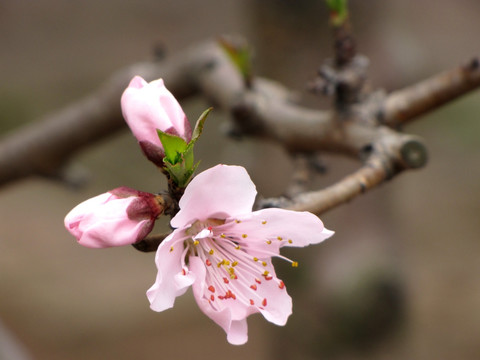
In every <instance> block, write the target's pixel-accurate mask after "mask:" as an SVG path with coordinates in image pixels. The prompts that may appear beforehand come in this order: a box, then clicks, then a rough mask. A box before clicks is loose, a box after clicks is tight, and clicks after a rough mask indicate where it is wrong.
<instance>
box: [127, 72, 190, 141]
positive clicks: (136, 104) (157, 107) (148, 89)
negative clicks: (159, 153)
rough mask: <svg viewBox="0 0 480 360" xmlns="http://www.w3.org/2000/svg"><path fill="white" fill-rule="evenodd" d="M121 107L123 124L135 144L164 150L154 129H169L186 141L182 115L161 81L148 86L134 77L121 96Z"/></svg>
mask: <svg viewBox="0 0 480 360" xmlns="http://www.w3.org/2000/svg"><path fill="white" fill-rule="evenodd" d="M121 104H122V112H123V116H124V118H125V121H126V122H127V124H128V126H129V127H130V129H131V130H132V132H133V134H134V135H135V137H136V138H137V140H138V141H144V142H150V143H152V144H154V145H155V146H158V147H160V148H162V149H163V147H162V145H161V143H160V140H159V138H158V135H157V129H160V130H162V131H167V130H168V131H169V132H173V133H175V134H177V135H178V136H180V137H183V138H184V139H186V140H189V139H190V137H191V134H190V133H189V132H190V131H191V130H190V129H187V128H186V123H187V122H186V121H185V119H186V117H185V113H184V112H183V110H182V108H181V106H180V104H179V103H178V102H177V100H176V99H175V97H174V96H173V95H172V94H171V93H170V91H168V90H167V88H166V87H165V85H164V83H163V80H162V79H159V80H156V81H152V82H151V83H147V82H146V81H145V80H143V79H142V78H141V77H139V76H136V77H134V78H133V79H132V81H131V82H130V84H129V86H128V88H127V89H126V90H125V91H124V93H123V95H122V99H121ZM187 131H188V133H187Z"/></svg>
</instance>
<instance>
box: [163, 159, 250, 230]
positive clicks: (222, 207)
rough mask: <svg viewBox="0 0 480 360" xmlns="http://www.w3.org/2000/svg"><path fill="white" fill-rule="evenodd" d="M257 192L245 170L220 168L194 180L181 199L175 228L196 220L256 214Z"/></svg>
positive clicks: (220, 166) (223, 166) (230, 167)
mask: <svg viewBox="0 0 480 360" xmlns="http://www.w3.org/2000/svg"><path fill="white" fill-rule="evenodd" d="M256 194H257V191H256V189H255V185H254V184H253V182H252V180H251V179H250V177H249V176H248V173H247V171H246V170H245V169H244V168H243V167H241V166H228V165H217V166H215V167H213V168H210V169H208V170H205V171H204V172H202V173H200V174H198V175H197V176H195V177H194V178H193V180H192V181H191V182H190V184H189V185H188V186H187V188H186V189H185V193H184V195H183V196H182V198H181V199H180V211H179V212H178V213H177V215H176V216H175V217H174V218H173V219H172V221H171V225H172V226H173V227H176V228H178V227H183V226H187V225H188V224H191V223H193V222H194V221H195V220H197V219H198V220H205V219H207V218H215V217H217V218H220V219H222V218H226V217H230V216H235V215H237V214H246V213H249V212H250V211H251V210H252V206H253V203H254V201H255V196H256Z"/></svg>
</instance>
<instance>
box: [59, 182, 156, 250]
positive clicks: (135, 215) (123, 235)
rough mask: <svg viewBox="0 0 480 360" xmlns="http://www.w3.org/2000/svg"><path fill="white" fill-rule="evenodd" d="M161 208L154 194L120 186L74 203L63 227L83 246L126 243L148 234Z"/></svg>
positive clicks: (91, 246)
mask: <svg viewBox="0 0 480 360" xmlns="http://www.w3.org/2000/svg"><path fill="white" fill-rule="evenodd" d="M162 212H163V207H162V205H161V204H160V203H159V202H158V201H157V200H156V197H155V195H153V194H150V193H146V192H142V191H137V190H134V189H130V188H127V187H120V188H116V189H114V190H111V191H109V192H107V193H105V194H101V195H98V196H96V197H93V198H91V199H89V200H86V201H84V202H82V203H81V204H79V205H77V206H76V207H75V208H73V209H72V210H71V211H70V212H69V213H68V214H67V216H66V217H65V227H66V228H67V230H68V231H70V233H71V234H72V235H73V236H75V237H76V238H77V240H78V242H79V243H80V245H83V246H86V247H90V248H105V247H112V246H122V245H129V244H133V243H135V242H137V241H139V240H142V239H143V238H144V237H145V236H147V234H148V233H149V232H150V231H152V228H153V224H154V222H155V219H156V218H157V216H159V215H160V214H161V213H162Z"/></svg>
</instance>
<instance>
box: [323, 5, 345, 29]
mask: <svg viewBox="0 0 480 360" xmlns="http://www.w3.org/2000/svg"><path fill="white" fill-rule="evenodd" d="M326 2H327V6H328V8H329V9H330V20H331V21H332V23H333V25H334V26H341V25H342V24H343V23H344V22H345V21H346V20H347V18H348V4H347V2H348V1H347V0H326Z"/></svg>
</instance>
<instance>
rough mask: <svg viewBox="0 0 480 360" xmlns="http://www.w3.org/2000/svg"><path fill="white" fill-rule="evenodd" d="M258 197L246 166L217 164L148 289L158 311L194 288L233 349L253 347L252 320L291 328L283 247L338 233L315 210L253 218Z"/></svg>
mask: <svg viewBox="0 0 480 360" xmlns="http://www.w3.org/2000/svg"><path fill="white" fill-rule="evenodd" d="M255 196H256V190H255V185H254V184H253V183H252V181H251V180H250V178H249V176H248V174H247V172H246V170H245V169H244V168H242V167H238V166H226V165H218V166H216V167H213V168H211V169H209V170H206V171H204V172H203V173H201V174H199V175H197V176H196V177H195V178H194V179H193V180H192V182H191V183H190V184H189V185H188V187H187V188H186V190H185V193H184V195H183V197H182V198H181V200H180V204H179V205H180V211H179V212H178V213H177V215H176V216H175V217H174V218H173V219H172V221H171V225H172V226H173V227H174V228H176V229H175V230H174V231H173V232H172V234H171V235H169V236H168V237H167V238H166V239H165V240H164V241H163V242H162V243H161V244H160V246H159V248H158V250H157V254H156V258H155V261H156V265H157V268H158V275H157V278H156V281H155V283H154V285H153V286H152V287H151V288H150V289H149V290H148V291H147V296H148V299H149V301H150V304H151V308H152V309H153V310H155V311H163V310H165V309H168V308H170V307H172V306H173V304H174V301H175V298H176V297H177V296H179V295H182V294H183V293H185V291H186V290H187V289H188V287H189V286H192V287H193V294H194V297H195V299H196V301H197V304H198V306H199V307H200V309H201V310H202V311H203V312H204V313H205V314H206V315H207V316H208V317H210V318H211V319H212V320H213V321H215V322H216V323H217V324H218V325H220V326H221V327H222V328H223V329H224V330H225V332H226V333H227V339H228V341H229V342H230V343H232V344H243V343H245V342H246V341H247V320H246V319H247V317H248V316H249V315H251V314H254V313H258V312H259V313H261V314H262V315H263V316H264V317H265V318H266V319H267V320H268V321H270V322H272V323H274V324H277V325H284V324H285V323H286V321H287V318H288V317H289V315H290V314H291V313H292V300H291V298H290V296H289V295H288V294H287V291H286V288H285V284H284V283H283V281H282V280H280V279H278V278H277V276H276V275H275V270H274V268H273V265H272V262H271V258H272V257H273V256H277V257H281V258H283V259H285V260H287V261H291V260H289V259H287V258H284V257H282V256H280V252H279V250H280V248H281V247H283V246H296V247H303V246H307V245H310V244H317V243H319V242H321V241H323V240H325V239H326V238H328V237H330V236H331V235H332V234H333V232H332V231H330V230H327V229H325V228H324V226H323V223H322V221H321V220H320V219H319V218H318V217H316V216H315V215H313V214H311V213H308V212H295V211H288V210H284V209H264V210H259V211H254V212H252V206H253V203H254V200H255ZM291 262H292V265H293V266H297V265H298V264H297V263H296V262H293V261H291Z"/></svg>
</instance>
